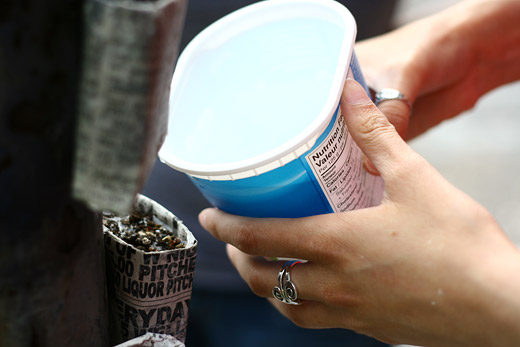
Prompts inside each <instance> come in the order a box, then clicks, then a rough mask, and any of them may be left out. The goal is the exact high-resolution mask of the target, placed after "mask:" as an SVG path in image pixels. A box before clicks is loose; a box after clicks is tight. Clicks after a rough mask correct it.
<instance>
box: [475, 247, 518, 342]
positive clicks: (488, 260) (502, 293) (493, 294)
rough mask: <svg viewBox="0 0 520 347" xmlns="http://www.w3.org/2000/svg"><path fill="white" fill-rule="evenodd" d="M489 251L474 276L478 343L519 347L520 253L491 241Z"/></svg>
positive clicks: (481, 259)
mask: <svg viewBox="0 0 520 347" xmlns="http://www.w3.org/2000/svg"><path fill="white" fill-rule="evenodd" d="M495 241H497V244H494V243H495ZM487 248H488V250H489V251H488V252H485V253H483V254H482V253H481V254H480V260H479V261H478V263H479V264H478V266H477V267H475V268H474V272H472V275H473V276H472V280H473V281H474V283H473V284H474V288H475V292H474V297H473V298H471V299H470V300H469V301H468V302H469V303H471V304H470V305H469V307H472V308H473V309H474V313H475V316H476V317H478V316H480V319H476V321H479V322H478V323H477V322H475V323H474V324H475V325H480V329H478V327H477V330H480V333H479V332H478V331H477V334H476V335H475V337H477V339H476V341H479V340H480V342H479V343H483V344H485V343H486V342H487V343H488V345H497V346H517V345H518V343H519V341H520V329H519V327H520V323H519V322H520V296H519V295H518V293H520V277H518V276H516V274H519V273H520V253H519V252H518V250H517V249H516V247H515V246H514V245H512V244H511V243H510V242H509V241H508V240H505V239H502V240H494V241H493V240H491V241H490V242H488V244H487ZM470 296H471V295H470ZM482 317H485V319H482ZM478 335H481V336H478ZM484 341H485V342H484Z"/></svg>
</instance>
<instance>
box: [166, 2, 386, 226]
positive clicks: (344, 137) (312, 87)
mask: <svg viewBox="0 0 520 347" xmlns="http://www.w3.org/2000/svg"><path fill="white" fill-rule="evenodd" d="M355 32H356V25H355V21H354V19H353V17H352V15H351V14H350V12H349V11H348V10H347V9H346V8H345V7H344V6H342V5H341V4H339V3H337V2H335V1H327V0H322V1H320V0H269V1H263V2H260V3H256V4H253V5H250V6H247V7H245V8H243V9H241V10H238V11H236V12H234V13H232V14H230V15H228V16H226V17H224V18H222V19H221V20H219V21H217V22H215V23H214V24H212V25H211V26H209V27H208V28H207V29H205V30H204V31H203V32H202V33H200V34H199V35H198V36H197V37H196V38H195V39H194V40H193V41H192V42H191V43H190V44H189V45H188V46H187V48H186V49H185V50H184V52H183V53H182V54H181V56H180V57H179V61H178V64H177V67H176V71H175V73H174V76H173V81H172V89H171V97H170V121H169V128H168V136H167V137H166V140H165V143H164V145H163V147H162V148H161V150H160V152H159V157H160V158H161V160H162V161H163V162H165V163H166V164H168V165H170V166H171V167H173V168H175V169H177V170H180V171H182V172H185V173H187V174H188V175H189V176H190V178H191V179H192V180H193V182H194V183H195V185H196V186H197V187H198V188H199V189H200V191H201V192H202V194H203V195H204V196H205V197H206V198H207V199H208V200H209V201H210V202H211V203H212V204H213V205H214V206H217V207H219V208H220V209H222V210H224V211H227V212H230V213H234V214H239V215H245V216H252V217H302V216H309V215H315V214H323V213H329V212H341V211H346V210H352V209H357V208H363V207H368V206H373V205H376V204H379V203H380V201H381V198H382V192H383V182H382V180H381V179H380V178H379V177H374V176H371V175H369V174H368V173H367V172H366V171H365V170H364V168H363V167H362V164H361V157H362V155H361V151H360V149H359V148H358V147H357V145H356V144H355V143H354V142H353V141H352V138H351V137H350V135H349V134H348V131H347V129H346V126H345V122H344V120H343V116H342V114H341V111H340V108H339V102H340V97H341V92H342V89H343V86H344V82H345V79H346V77H347V75H350V76H351V77H353V78H355V79H356V80H357V81H359V82H361V83H362V84H363V85H364V80H363V76H362V74H361V70H360V68H359V64H358V62H357V59H356V57H355V54H354V53H353V45H354V40H355Z"/></svg>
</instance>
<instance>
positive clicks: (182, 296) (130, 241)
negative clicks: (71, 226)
mask: <svg viewBox="0 0 520 347" xmlns="http://www.w3.org/2000/svg"><path fill="white" fill-rule="evenodd" d="M133 212H136V213H137V214H141V215H145V216H153V217H152V218H153V221H152V222H150V221H149V222H148V223H147V222H146V221H145V220H144V219H146V218H144V219H143V220H142V221H141V222H139V221H138V219H139V218H138V216H136V215H133V216H132V215H131V216H127V217H123V219H121V218H118V217H115V216H110V215H107V214H105V216H104V219H103V229H104V234H105V254H106V266H107V290H108V306H109V318H110V340H111V343H112V344H113V345H114V344H118V343H122V342H124V341H127V340H129V339H132V338H134V337H137V336H140V335H143V334H145V333H147V332H154V333H160V334H169V335H172V336H174V337H175V338H176V339H178V340H179V341H181V342H184V341H185V338H186V328H187V322H188V310H189V303H190V298H191V291H192V283H193V275H194V271H195V259H196V255H197V240H195V238H194V236H193V234H192V233H191V232H190V231H189V230H188V228H187V227H186V226H185V225H184V224H183V223H182V221H180V220H179V219H178V218H177V217H176V216H175V215H173V214H172V213H171V212H169V211H168V210H166V209H165V208H164V207H162V206H161V205H159V204H158V203H156V202H155V201H153V200H151V199H149V198H147V197H145V196H143V195H138V196H137V199H136V202H135V204H134V209H133ZM116 224H117V225H116ZM146 224H148V225H146ZM157 225H161V226H162V228H161V227H158V226H157ZM117 228H124V229H125V230H129V229H132V231H131V232H124V233H121V232H118V230H117ZM164 229H167V230H169V232H171V234H172V235H171V236H170V235H166V236H164V235H165V233H164V232H165V231H164ZM131 233H133V234H135V235H136V236H131ZM154 234H157V235H160V238H158V239H160V243H159V244H155V245H154V243H153V242H152V239H153V238H154ZM118 235H119V236H118ZM176 238H178V239H177V240H176ZM125 240H126V241H125ZM149 241H150V242H149ZM179 241H180V242H179ZM169 246H171V247H172V248H173V249H167V248H168V247H169Z"/></svg>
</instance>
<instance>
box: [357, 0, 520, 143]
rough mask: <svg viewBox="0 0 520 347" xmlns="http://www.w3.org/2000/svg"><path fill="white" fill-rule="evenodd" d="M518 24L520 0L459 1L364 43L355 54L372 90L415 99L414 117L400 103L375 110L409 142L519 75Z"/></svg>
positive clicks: (384, 104) (519, 43)
mask: <svg viewBox="0 0 520 347" xmlns="http://www.w3.org/2000/svg"><path fill="white" fill-rule="evenodd" d="M519 20H520V1H510V0H497V1H488V0H469V1H462V2H460V3H459V4H457V5H455V6H453V7H450V8H448V9H447V10H445V11H442V12H439V13H437V14H435V15H433V16H430V17H427V18H425V19H422V20H419V21H416V22H413V23H411V24H409V25H406V26H404V27H402V28H400V29H397V30H394V31H392V32H390V33H388V34H386V35H382V36H379V37H376V38H373V39H369V40H365V41H362V42H360V43H358V44H357V45H356V54H357V56H358V58H359V61H360V64H361V67H362V68H363V72H364V74H365V78H366V80H367V83H368V85H369V86H371V87H372V88H373V89H374V90H379V89H381V88H395V89H398V90H400V91H401V92H402V93H403V94H404V95H405V96H406V97H407V98H408V99H409V100H410V101H411V102H413V109H412V110H413V112H412V115H411V116H410V115H409V112H408V105H406V104H405V103H402V102H401V103H400V102H385V103H382V104H381V105H380V109H381V110H382V111H383V113H384V114H385V115H387V117H388V118H389V120H390V122H391V123H392V124H394V126H395V127H396V129H397V131H398V133H399V134H400V135H401V136H402V137H403V138H405V139H411V138H413V137H415V136H417V135H419V134H421V133H423V132H424V131H426V130H428V129H429V128H431V127H432V126H434V125H436V124H438V123H440V122H442V121H443V120H445V119H448V118H451V117H453V116H456V115H458V114H459V113H461V112H463V111H465V110H467V109H469V108H471V107H473V105H474V104H475V103H476V102H477V100H478V99H479V98H480V97H481V96H482V95H484V94H485V93H486V92H488V91H489V90H491V89H493V88H496V87H498V86H500V85H502V84H505V83H509V82H512V81H515V80H517V79H519V78H520V64H518V61H520V49H518V47H520V26H519V25H518V21H519ZM409 116H410V118H409ZM409 119H410V121H409Z"/></svg>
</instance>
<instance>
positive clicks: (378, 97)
mask: <svg viewBox="0 0 520 347" xmlns="http://www.w3.org/2000/svg"><path fill="white" fill-rule="evenodd" d="M388 100H399V101H402V102H405V103H406V104H407V105H408V107H410V109H411V108H412V103H411V102H410V101H409V100H408V99H407V98H406V97H405V96H404V94H403V93H401V92H400V91H399V90H397V89H393V88H383V89H381V90H379V91H378V92H377V93H376V94H375V101H374V103H375V104H376V106H379V105H380V104H381V103H383V102H385V101H388Z"/></svg>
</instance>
